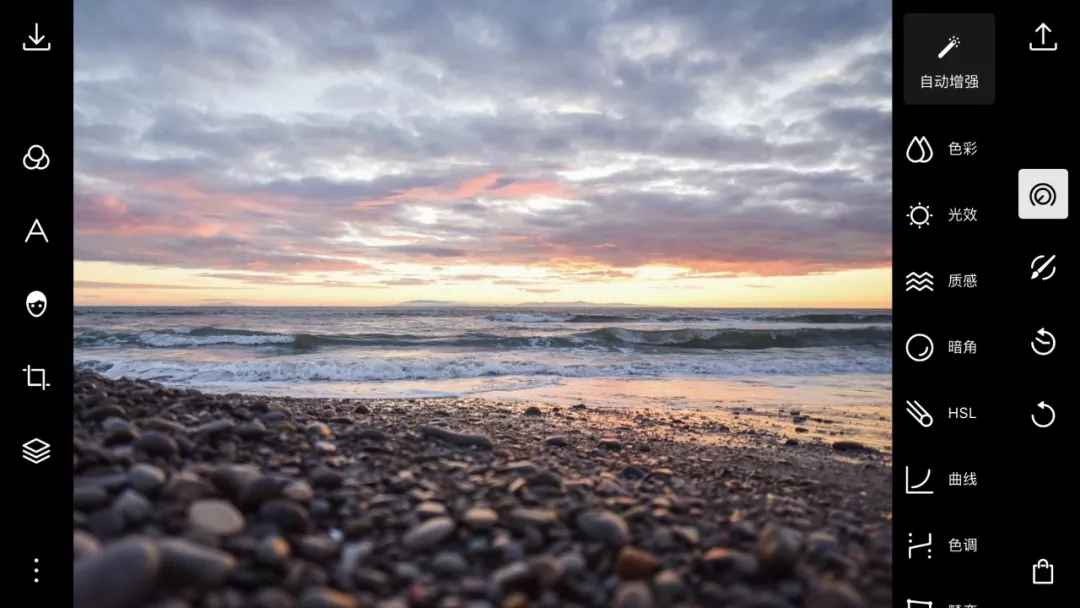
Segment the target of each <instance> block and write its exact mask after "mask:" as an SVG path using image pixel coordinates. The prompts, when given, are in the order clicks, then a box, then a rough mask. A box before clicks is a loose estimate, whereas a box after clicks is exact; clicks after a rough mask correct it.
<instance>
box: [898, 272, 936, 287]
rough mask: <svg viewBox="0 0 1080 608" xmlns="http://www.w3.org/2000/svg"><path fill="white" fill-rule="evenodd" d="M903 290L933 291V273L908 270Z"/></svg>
mask: <svg viewBox="0 0 1080 608" xmlns="http://www.w3.org/2000/svg"><path fill="white" fill-rule="evenodd" d="M904 291H934V275H932V274H930V273H929V272H909V273H908V274H907V283H906V287H905V289H904Z"/></svg>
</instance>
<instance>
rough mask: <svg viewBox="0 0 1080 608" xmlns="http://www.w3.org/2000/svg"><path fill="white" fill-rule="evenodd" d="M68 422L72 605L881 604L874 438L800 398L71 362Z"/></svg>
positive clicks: (887, 599) (888, 595)
mask: <svg viewBox="0 0 1080 608" xmlns="http://www.w3.org/2000/svg"><path fill="white" fill-rule="evenodd" d="M875 422H876V424H878V426H887V425H888V421H887V420H885V419H881V420H876V421H875ZM73 425H74V426H73V428H74V431H73V441H74V445H73V448H74V461H73V472H74V487H73V506H74V528H75V531H74V540H73V542H74V556H75V561H74V564H73V568H74V606H75V608H143V607H146V608H151V607H153V608H204V607H205V608H211V607H212V608H292V607H298V608H428V607H430V608H459V607H460V608H528V607H538V608H540V607H543V608H578V607H581V608H585V607H614V608H654V607H655V608H660V607H680V608H691V607H713V606H716V607H734V608H739V607H755V608H787V607H791V608H797V607H809V608H864V607H865V608H871V607H873V608H877V607H882V608H884V607H886V606H891V604H892V580H891V569H892V524H891V502H892V466H891V456H890V454H889V450H888V447H887V446H883V445H879V444H874V443H872V442H870V441H865V440H863V439H862V438H861V437H860V436H858V435H852V434H850V433H849V432H847V431H845V430H844V425H838V424H836V423H835V422H834V421H833V420H830V419H829V418H827V417H825V416H824V415H822V414H820V413H817V412H815V413H812V414H811V413H806V412H802V411H800V410H799V409H797V408H782V409H776V410H770V411H768V412H759V411H754V410H753V408H745V407H739V406H737V405H731V406H727V407H718V408H717V410H716V411H697V410H695V411H679V410H671V411H665V410H659V409H624V408H612V407H596V406H594V405H590V404H588V403H581V404H576V405H567V406H562V405H560V406H555V405H550V404H540V403H527V402H514V401H505V402H504V401H493V400H482V399H473V398H469V399H460V398H453V399H446V398H432V399H423V398H417V399H394V400H390V399H316V398H290V397H263V396H252V395H240V394H225V395H221V394H204V393H201V392H199V391H197V390H192V389H179V388H170V387H167V386H162V385H159V384H155V383H152V382H147V381H141V380H133V379H127V378H121V379H109V378H105V377H103V376H100V375H97V374H94V373H91V372H85V371H83V372H77V373H76V377H75V383H74V404H73Z"/></svg>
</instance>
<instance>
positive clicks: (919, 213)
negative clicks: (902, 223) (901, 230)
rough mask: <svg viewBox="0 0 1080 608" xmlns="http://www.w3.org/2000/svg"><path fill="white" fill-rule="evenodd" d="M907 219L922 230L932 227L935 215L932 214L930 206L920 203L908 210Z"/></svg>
mask: <svg viewBox="0 0 1080 608" xmlns="http://www.w3.org/2000/svg"><path fill="white" fill-rule="evenodd" d="M907 217H908V221H909V222H911V225H912V226H915V227H916V228H922V227H923V226H928V225H930V218H932V217H934V215H933V214H932V213H930V206H929V205H924V204H922V203H919V204H917V205H912V206H911V207H909V208H908V213H907Z"/></svg>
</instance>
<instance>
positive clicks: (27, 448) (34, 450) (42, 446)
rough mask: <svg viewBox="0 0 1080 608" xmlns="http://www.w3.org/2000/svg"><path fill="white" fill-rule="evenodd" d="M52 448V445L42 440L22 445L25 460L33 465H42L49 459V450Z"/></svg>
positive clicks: (33, 440) (34, 440)
mask: <svg viewBox="0 0 1080 608" xmlns="http://www.w3.org/2000/svg"><path fill="white" fill-rule="evenodd" d="M51 447H52V446H51V445H49V444H47V443H45V442H44V441H42V440H40V439H37V438H34V439H31V440H30V441H27V442H26V443H24V444H23V445H22V448H23V460H26V461H29V462H32V463H33V464H41V463H43V462H45V461H46V460H48V459H49V448H51Z"/></svg>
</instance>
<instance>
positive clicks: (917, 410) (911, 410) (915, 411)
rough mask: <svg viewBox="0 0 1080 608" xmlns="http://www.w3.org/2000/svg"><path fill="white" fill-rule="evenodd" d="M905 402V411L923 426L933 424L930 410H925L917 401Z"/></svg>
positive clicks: (927, 426) (926, 426)
mask: <svg viewBox="0 0 1080 608" xmlns="http://www.w3.org/2000/svg"><path fill="white" fill-rule="evenodd" d="M905 403H906V404H907V410H906V411H907V413H908V414H909V415H910V416H911V417H912V418H914V419H915V422H918V423H919V424H920V425H922V427H923V428H927V429H928V428H930V425H932V424H934V417H933V416H931V415H930V412H928V411H926V408H925V407H923V406H922V404H921V403H919V402H918V401H905Z"/></svg>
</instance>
